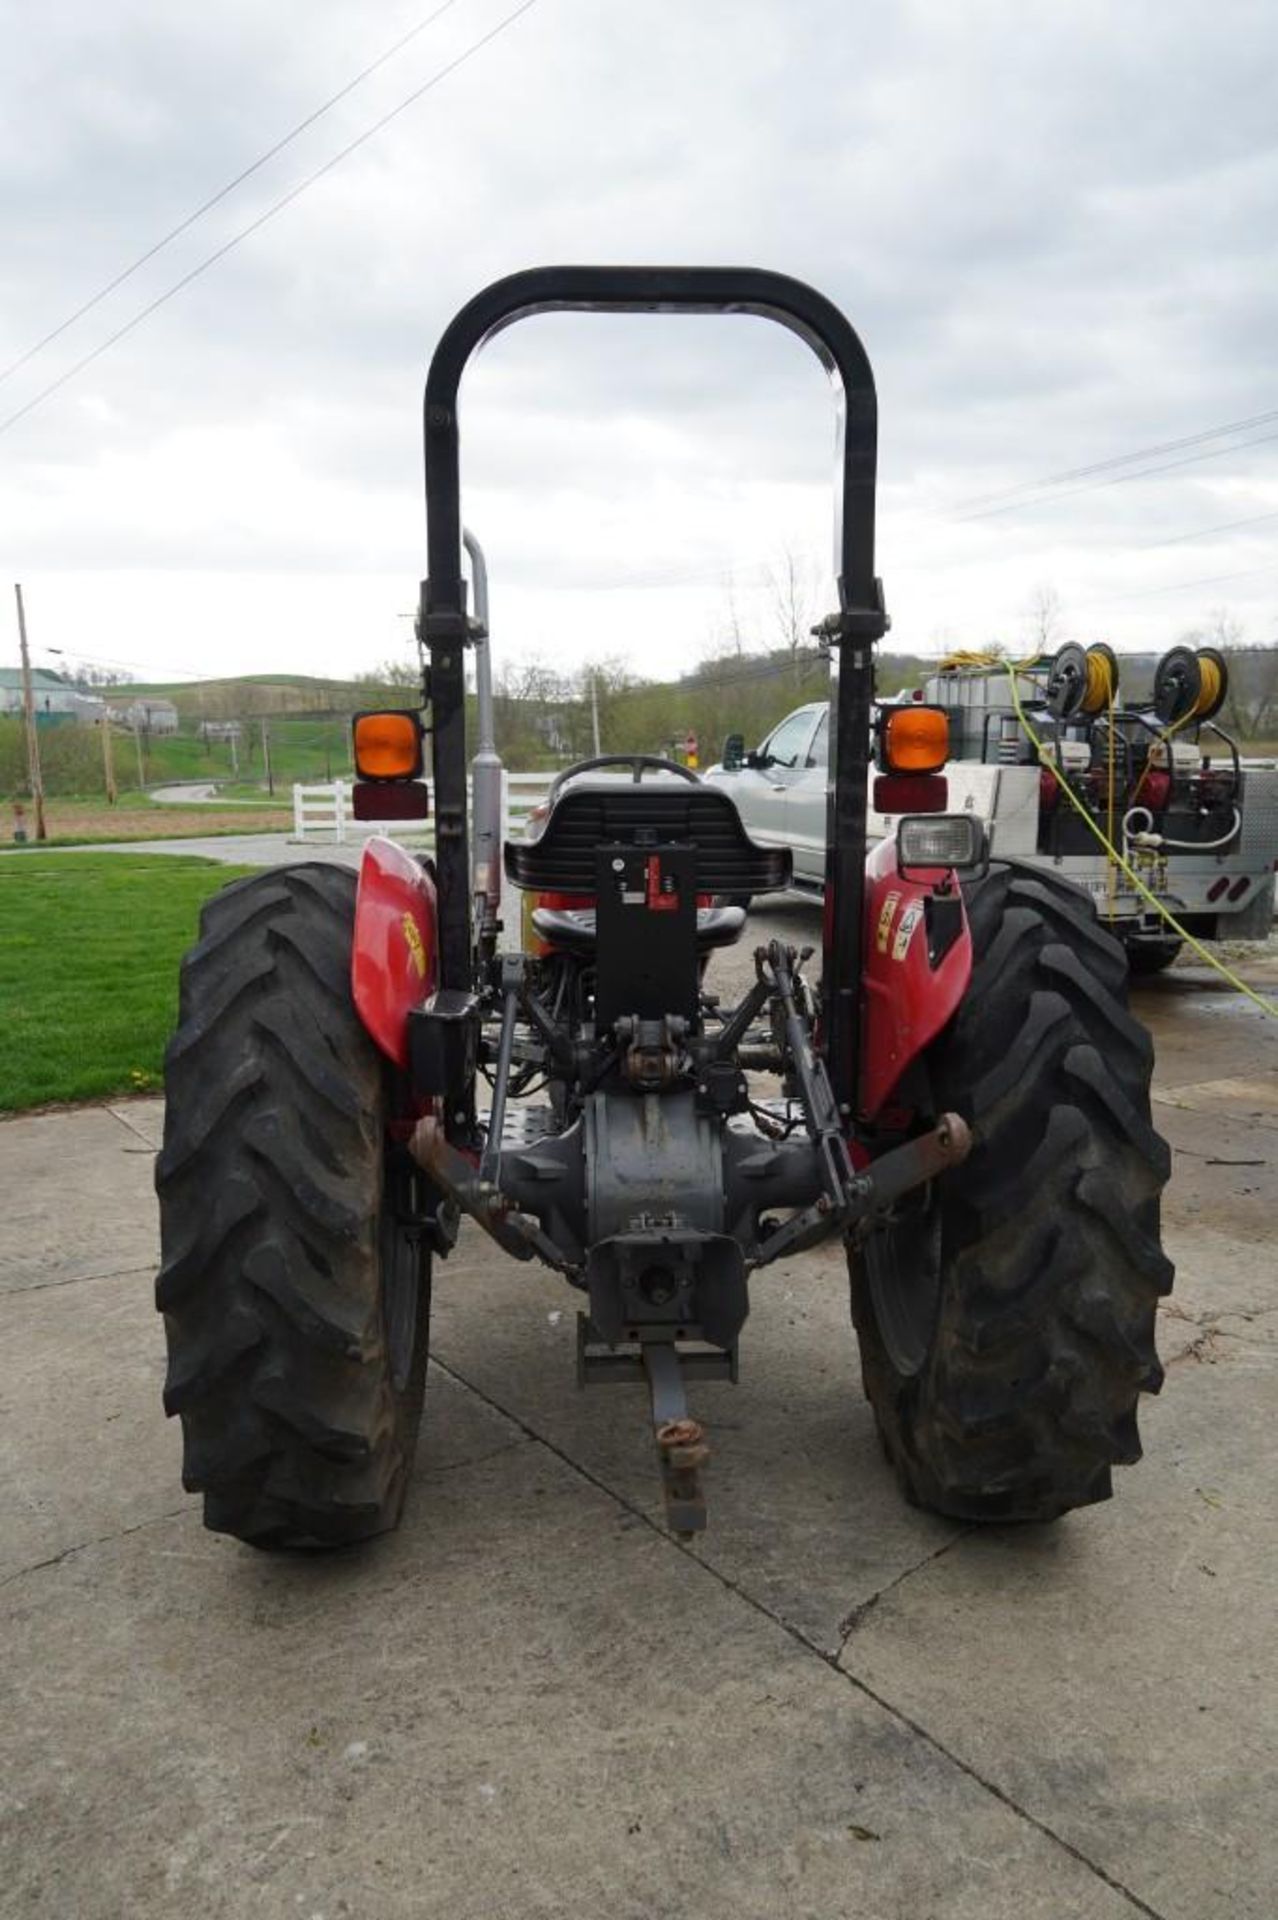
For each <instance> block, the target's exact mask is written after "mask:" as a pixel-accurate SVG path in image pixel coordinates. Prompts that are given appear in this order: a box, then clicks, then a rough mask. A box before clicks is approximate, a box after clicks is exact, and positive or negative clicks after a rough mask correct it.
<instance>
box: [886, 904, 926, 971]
mask: <svg viewBox="0 0 1278 1920" xmlns="http://www.w3.org/2000/svg"><path fill="white" fill-rule="evenodd" d="M922 918H923V902H922V901H921V900H911V902H910V904H909V906H908V907H907V908H906V909H905V912H904V913H903V914H902V915H901V918H900V921H899V923H898V925H897V929H896V939H895V940H894V941H893V942H892V958H893V959H894V960H904V958H905V956H906V954H907V953H908V952H909V947H910V941H911V940H912V939H913V938H914V929H915V927H917V925H918V924H919V921H920V920H921V919H922Z"/></svg>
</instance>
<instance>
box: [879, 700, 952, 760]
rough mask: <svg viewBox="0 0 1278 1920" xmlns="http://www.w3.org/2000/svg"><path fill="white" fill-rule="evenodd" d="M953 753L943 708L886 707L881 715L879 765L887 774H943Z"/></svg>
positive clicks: (947, 719) (946, 717)
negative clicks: (950, 754) (951, 752)
mask: <svg viewBox="0 0 1278 1920" xmlns="http://www.w3.org/2000/svg"><path fill="white" fill-rule="evenodd" d="M949 753H950V723H949V718H948V716H947V715H946V713H945V710H944V708H942V707H916V706H913V705H910V706H904V707H884V708H882V709H881V711H880V714H879V753H878V760H879V766H880V767H881V768H882V770H883V772H884V773H939V772H940V771H941V768H942V767H943V766H944V765H945V762H946V761H947V760H948V758H949Z"/></svg>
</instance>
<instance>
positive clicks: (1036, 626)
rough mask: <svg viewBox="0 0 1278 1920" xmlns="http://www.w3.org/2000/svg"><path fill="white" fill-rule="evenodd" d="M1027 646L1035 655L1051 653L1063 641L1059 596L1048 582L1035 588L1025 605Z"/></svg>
mask: <svg viewBox="0 0 1278 1920" xmlns="http://www.w3.org/2000/svg"><path fill="white" fill-rule="evenodd" d="M1025 621H1026V626H1027V629H1028V637H1029V645H1030V648H1031V650H1032V651H1033V652H1035V653H1051V652H1052V650H1053V649H1054V648H1055V647H1059V646H1060V644H1061V642H1062V641H1063V640H1064V639H1065V621H1064V609H1063V607H1062V605H1061V596H1060V594H1059V593H1058V592H1057V591H1056V588H1055V587H1054V586H1052V585H1051V583H1050V582H1045V583H1043V584H1042V585H1040V586H1037V587H1035V589H1034V591H1033V593H1032V594H1031V595H1030V597H1029V599H1028V600H1027V601H1026V603H1025Z"/></svg>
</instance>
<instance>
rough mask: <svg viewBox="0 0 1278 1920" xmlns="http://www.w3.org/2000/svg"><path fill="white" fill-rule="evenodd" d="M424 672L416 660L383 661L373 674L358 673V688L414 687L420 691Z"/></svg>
mask: <svg viewBox="0 0 1278 1920" xmlns="http://www.w3.org/2000/svg"><path fill="white" fill-rule="evenodd" d="M421 684H422V670H421V668H420V667H419V666H418V664H417V662H416V661H415V660H383V661H382V663H381V665H380V666H377V667H374V668H373V670H372V672H371V673H357V674H356V675H355V679H354V685H355V686H357V687H414V688H418V689H420V687H421Z"/></svg>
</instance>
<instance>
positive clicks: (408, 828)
mask: <svg viewBox="0 0 1278 1920" xmlns="http://www.w3.org/2000/svg"><path fill="white" fill-rule="evenodd" d="M554 777H555V776H554V775H553V773H505V772H503V774H502V778H501V837H502V839H503V840H517V839H519V838H520V837H521V836H522V834H523V831H524V827H525V824H526V822H527V819H528V816H529V814H530V813H531V812H532V810H533V808H534V807H535V806H537V805H539V803H540V802H541V801H543V800H544V799H545V798H546V795H547V794H548V793H549V791H550V783H551V781H552V780H553V779H554ZM471 799H472V795H471V792H470V784H469V782H467V804H468V805H469V804H470V802H471ZM370 833H384V834H388V835H389V836H390V838H391V839H392V840H411V841H413V843H414V844H415V845H416V844H424V845H428V846H433V845H434V844H435V824H434V821H433V820H429V819H428V820H356V819H355V817H354V815H353V813H352V812H351V783H350V781H349V780H330V781H326V782H323V783H321V784H320V785H318V786H303V785H301V784H300V783H298V784H296V785H295V786H294V788H293V838H294V840H300V841H303V842H305V841H307V840H311V841H314V840H324V841H328V842H330V843H331V844H333V845H335V846H339V847H340V846H343V845H344V844H345V843H346V842H347V841H348V840H352V841H359V840H362V839H364V838H366V837H367V835H368V834H370Z"/></svg>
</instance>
